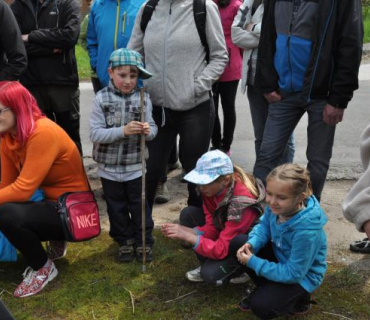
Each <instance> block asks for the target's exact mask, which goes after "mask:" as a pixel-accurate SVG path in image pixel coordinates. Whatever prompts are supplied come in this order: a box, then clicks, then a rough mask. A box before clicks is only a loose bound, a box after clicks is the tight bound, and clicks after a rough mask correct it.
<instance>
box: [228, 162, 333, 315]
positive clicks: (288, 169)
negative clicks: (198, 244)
mask: <svg viewBox="0 0 370 320" xmlns="http://www.w3.org/2000/svg"><path fill="white" fill-rule="evenodd" d="M266 183H267V186H266V203H267V205H268V206H267V207H266V209H265V213H264V215H263V216H262V217H261V219H260V223H259V224H258V225H256V226H255V227H254V228H253V230H252V231H251V232H250V233H249V236H246V235H240V236H237V237H236V238H234V239H232V241H231V243H230V254H236V256H237V258H238V260H239V262H240V263H241V264H242V265H244V266H245V267H244V268H245V269H244V270H245V272H246V273H247V274H248V275H249V276H250V278H251V279H252V280H253V282H254V284H255V288H254V289H253V290H250V289H247V297H245V298H244V299H243V300H241V302H240V303H239V306H240V308H241V309H242V310H243V311H248V310H252V312H253V313H254V314H255V315H256V316H257V317H259V318H261V319H273V318H276V317H279V316H282V315H286V314H304V313H306V312H307V311H308V310H309V309H310V306H311V305H310V303H311V301H310V299H311V293H312V292H313V291H314V290H316V289H317V288H318V287H319V286H320V284H321V283H322V281H323V279H324V274H325V272H326V267H327V265H326V249H327V245H326V235H325V232H324V230H323V227H324V225H325V223H326V222H327V218H326V216H325V214H324V212H323V210H322V209H321V208H320V204H319V203H318V201H317V200H316V198H315V196H313V195H312V189H311V182H310V178H309V173H308V171H307V170H306V169H304V168H302V167H300V166H298V165H295V164H284V165H281V166H279V167H277V168H275V169H274V170H273V171H272V172H271V173H270V174H269V175H268V176H267V179H266Z"/></svg>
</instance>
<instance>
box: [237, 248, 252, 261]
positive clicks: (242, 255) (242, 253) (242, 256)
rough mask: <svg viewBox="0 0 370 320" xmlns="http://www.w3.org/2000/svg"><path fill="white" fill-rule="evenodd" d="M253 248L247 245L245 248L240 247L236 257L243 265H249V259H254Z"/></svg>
mask: <svg viewBox="0 0 370 320" xmlns="http://www.w3.org/2000/svg"><path fill="white" fill-rule="evenodd" d="M252 255H253V253H252V246H251V245H250V244H249V243H246V244H245V245H244V246H242V247H240V248H239V250H238V252H237V253H236V257H237V258H238V261H239V262H240V263H241V264H245V265H246V264H247V263H248V261H249V259H250V258H251V257H252Z"/></svg>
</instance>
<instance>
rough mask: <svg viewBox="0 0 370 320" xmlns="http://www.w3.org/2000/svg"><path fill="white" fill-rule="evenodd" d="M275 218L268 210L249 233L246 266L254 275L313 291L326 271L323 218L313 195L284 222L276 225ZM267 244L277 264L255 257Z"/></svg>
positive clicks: (323, 215) (324, 217) (268, 209)
mask: <svg viewBox="0 0 370 320" xmlns="http://www.w3.org/2000/svg"><path fill="white" fill-rule="evenodd" d="M277 219H278V217H277V216H276V215H274V214H273V213H272V212H271V209H270V208H269V207H266V211H265V213H264V215H263V216H262V218H261V220H260V224H258V225H257V226H256V227H254V228H253V230H252V231H251V232H250V234H249V239H248V241H247V242H248V243H249V244H251V246H252V248H253V253H254V255H253V256H252V257H251V259H250V260H249V261H248V263H247V266H248V267H249V268H251V269H253V270H254V271H255V272H256V274H257V275H258V276H262V277H264V278H266V279H269V280H271V281H275V282H280V283H299V284H300V285H301V286H302V287H303V288H304V289H305V290H306V291H308V292H313V291H314V290H316V289H317V288H318V287H319V286H320V284H321V283H322V281H323V279H324V274H325V272H326V267H327V265H326V250H327V244H326V234H325V231H324V229H323V227H324V225H325V224H326V222H327V217H326V215H325V213H324V212H323V210H322V209H321V208H320V204H319V203H318V201H317V200H316V198H315V197H314V196H311V197H310V198H308V199H307V201H306V208H305V209H303V210H301V211H299V212H298V213H297V214H296V215H295V216H293V217H292V218H291V219H289V220H288V221H286V222H284V223H281V224H278V223H277ZM269 241H271V242H272V248H273V250H274V253H275V256H276V258H277V259H278V261H279V263H276V262H270V261H268V260H265V259H261V258H259V257H257V256H256V255H255V254H256V253H257V252H258V251H259V250H260V249H261V248H262V247H264V246H265V245H266V244H267V243H268V242H269Z"/></svg>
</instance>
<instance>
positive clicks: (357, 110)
mask: <svg viewBox="0 0 370 320" xmlns="http://www.w3.org/2000/svg"><path fill="white" fill-rule="evenodd" d="M359 79H360V88H359V89H358V90H357V91H355V93H354V98H353V100H352V101H351V102H350V104H349V106H348V108H347V110H346V111H345V114H344V120H343V122H342V123H340V124H339V125H338V126H337V130H336V138H335V143H334V151H333V157H332V161H331V167H330V170H329V175H328V178H329V179H353V178H358V176H359V175H360V174H361V172H362V168H361V164H360V155H359V137H360V135H361V133H362V131H363V130H364V129H365V127H366V126H367V125H368V124H369V123H370V64H363V65H362V66H361V69H360V75H359ZM80 90H81V138H82V145H83V151H84V156H85V157H91V152H92V144H91V142H90V140H89V113H90V109H91V105H92V100H93V98H94V92H93V90H92V86H91V83H81V85H80ZM236 110H237V125H236V130H235V135H234V142H233V145H232V147H231V151H232V155H231V157H232V159H233V162H235V163H236V164H239V165H240V166H241V167H243V168H244V169H245V170H247V171H252V169H253V165H254V162H255V155H254V136H253V127H252V122H251V117H250V112H249V105H248V99H247V97H246V96H245V95H243V94H242V93H241V92H240V91H239V92H238V95H237V101H236ZM306 128H307V117H306V116H303V117H302V119H301V121H300V123H299V124H298V126H297V128H296V130H295V132H294V138H295V144H296V154H295V162H296V163H299V164H302V165H304V164H305V163H306V156H305V152H306V144H307V140H306Z"/></svg>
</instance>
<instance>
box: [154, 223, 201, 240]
mask: <svg viewBox="0 0 370 320" xmlns="http://www.w3.org/2000/svg"><path fill="white" fill-rule="evenodd" d="M161 231H162V233H163V235H164V236H166V237H168V238H172V239H179V240H185V241H188V242H190V243H191V244H195V242H196V240H197V236H196V234H195V231H194V230H193V229H191V228H188V227H185V226H181V225H179V224H177V223H165V224H163V225H162V227H161Z"/></svg>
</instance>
